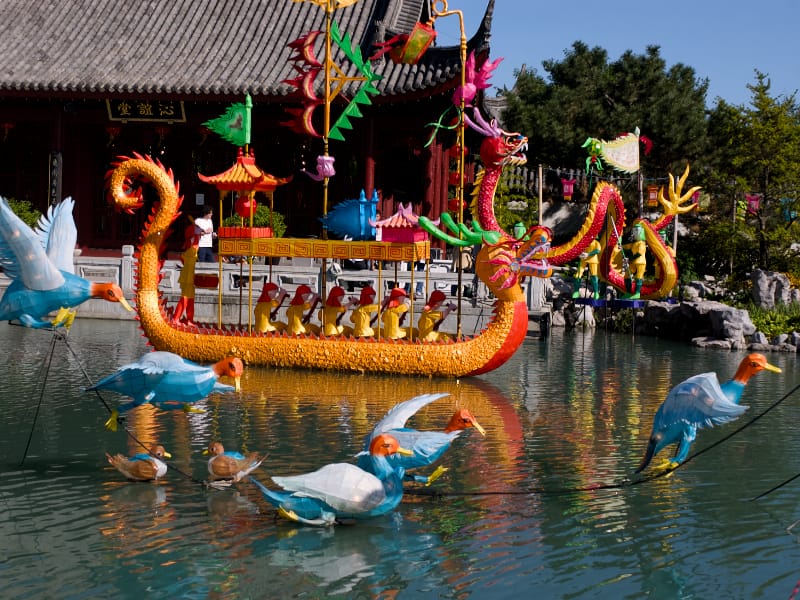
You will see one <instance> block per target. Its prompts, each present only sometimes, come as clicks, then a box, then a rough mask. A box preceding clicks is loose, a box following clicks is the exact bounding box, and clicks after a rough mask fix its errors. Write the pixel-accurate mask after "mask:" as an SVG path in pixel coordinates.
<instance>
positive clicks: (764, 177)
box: [707, 71, 800, 270]
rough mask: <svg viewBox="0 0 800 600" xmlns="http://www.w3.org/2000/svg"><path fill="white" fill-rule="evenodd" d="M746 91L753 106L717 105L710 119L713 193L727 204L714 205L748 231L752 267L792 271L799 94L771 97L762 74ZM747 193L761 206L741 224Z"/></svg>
mask: <svg viewBox="0 0 800 600" xmlns="http://www.w3.org/2000/svg"><path fill="white" fill-rule="evenodd" d="M747 88H748V89H749V90H750V92H751V95H752V98H751V100H750V106H747V107H745V106H733V105H730V104H728V103H726V102H725V101H724V100H718V101H717V103H716V106H715V107H714V109H713V110H712V111H711V114H710V116H709V135H710V138H711V139H713V140H714V144H713V147H712V150H711V152H710V158H711V163H710V166H711V169H710V170H709V172H708V174H707V177H708V180H709V181H708V189H709V190H711V191H713V192H714V193H715V195H716V196H718V197H720V198H721V199H722V202H721V203H716V204H715V207H714V208H715V211H716V212H717V214H718V215H722V214H724V213H725V212H727V214H728V215H731V217H730V220H731V222H732V223H738V226H739V227H741V228H743V229H744V230H745V231H749V232H750V234H751V237H752V239H753V240H754V241H755V243H756V244H757V247H758V254H757V265H747V267H749V269H752V268H753V267H755V266H758V267H760V268H762V269H775V268H778V267H780V268H782V269H784V270H787V269H788V268H789V267H790V265H789V264H787V258H788V257H789V256H790V252H789V245H790V243H791V242H792V239H793V238H794V239H796V237H797V227H798V226H797V225H796V224H792V222H791V221H787V219H786V218H785V216H786V214H787V213H788V214H791V211H792V210H794V211H796V210H797V208H796V204H797V200H798V191H800V172H798V169H797V164H798V163H800V109H799V108H798V105H797V102H796V100H795V94H791V95H789V96H783V97H780V96H779V97H773V96H771V95H770V81H769V78H768V77H767V75H765V74H764V73H761V72H759V71H756V81H755V83H754V84H750V85H748V86H747ZM748 192H749V193H753V194H760V203H759V206H758V208H757V210H755V211H753V214H745V215H740V216H743V217H744V219H743V222H742V219H740V220H739V221H738V222H737V221H736V220H735V218H733V217H734V215H733V212H734V211H735V210H736V209H735V207H736V206H737V203H738V201H740V200H741V198H742V197H743V195H744V194H745V193H748ZM784 199H786V200H789V202H788V203H787V202H786V201H783V202H782V200H784ZM795 268H796V267H795ZM749 269H748V270H749Z"/></svg>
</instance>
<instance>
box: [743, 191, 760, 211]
mask: <svg viewBox="0 0 800 600" xmlns="http://www.w3.org/2000/svg"><path fill="white" fill-rule="evenodd" d="M744 199H745V200H746V201H747V214H748V215H757V214H758V208H759V206H760V205H761V194H745V195H744Z"/></svg>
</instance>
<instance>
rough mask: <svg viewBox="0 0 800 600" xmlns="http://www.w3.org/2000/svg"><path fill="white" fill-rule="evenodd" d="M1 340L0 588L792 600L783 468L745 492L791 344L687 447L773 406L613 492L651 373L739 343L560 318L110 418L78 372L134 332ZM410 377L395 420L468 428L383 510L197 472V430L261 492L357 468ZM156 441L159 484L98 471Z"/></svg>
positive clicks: (790, 409) (727, 356)
mask: <svg viewBox="0 0 800 600" xmlns="http://www.w3.org/2000/svg"><path fill="white" fill-rule="evenodd" d="M0 343H2V347H3V348H5V349H6V352H5V353H4V358H3V359H2V360H3V363H4V375H5V376H4V377H3V378H2V379H0V398H2V403H3V420H2V422H0V507H2V512H0V548H2V553H1V554H0V557H1V558H0V578H2V581H3V597H4V598H143V597H146V598H414V599H417V598H458V599H465V598H474V599H480V598H491V599H497V598H509V599H511V598H513V599H515V600H516V599H517V598H519V597H521V595H523V596H522V597H537V598H565V599H573V598H574V599H578V598H587V599H589V598H591V599H596V598H645V597H646V598H658V599H661V598H663V599H674V598H692V599H706V598H788V597H789V596H790V595H791V593H792V590H793V588H794V586H795V584H796V583H797V581H798V579H800V569H799V568H798V566H797V565H798V564H800V551H799V550H800V549H799V548H798V537H797V535H798V533H800V525H798V527H797V529H798V530H799V531H795V530H793V529H792V530H789V531H787V529H788V528H790V526H791V525H792V524H793V523H794V522H795V521H796V520H798V519H800V506H798V502H797V501H796V498H797V492H798V486H800V479H799V480H798V481H797V482H792V483H789V484H787V485H785V486H784V487H781V488H780V489H778V490H776V491H774V492H772V493H770V494H769V495H767V496H766V497H764V498H763V499H761V500H758V501H755V502H754V501H751V498H753V497H754V496H756V495H758V494H760V493H762V492H764V491H766V490H769V489H770V488H772V487H773V486H775V485H777V484H779V483H781V482H783V481H785V480H787V479H789V478H790V477H792V476H793V475H795V474H796V473H797V472H800V451H798V448H799V447H800V446H799V445H798V436H799V435H800V434H798V430H797V427H796V425H795V424H796V423H797V422H798V417H799V416H800V414H798V413H800V408H798V407H799V405H800V398H799V397H798V393H797V392H792V390H793V388H794V387H795V386H796V385H798V383H800V377H798V375H797V368H796V360H797V359H796V356H795V355H789V354H773V355H770V356H769V359H770V361H771V362H773V363H774V364H776V365H778V366H780V367H781V368H783V369H784V373H783V374H781V375H775V374H772V373H762V374H760V375H758V376H757V377H756V378H755V379H754V380H753V381H752V382H751V383H750V385H749V386H748V387H747V389H746V391H745V395H744V399H743V404H747V405H749V406H750V407H751V408H750V410H749V411H748V413H746V414H745V416H744V417H742V418H740V419H739V420H738V421H737V422H735V423H733V424H730V425H726V426H722V427H717V428H714V429H710V430H709V429H707V430H701V431H700V432H699V435H698V440H697V442H696V443H695V444H694V447H693V450H694V451H697V450H702V449H704V448H706V447H708V446H711V445H712V444H713V443H714V442H716V441H717V440H720V439H722V438H723V437H724V436H725V435H726V434H730V433H731V432H732V431H734V430H735V429H736V428H737V427H738V426H740V425H744V424H745V423H747V422H748V421H750V420H751V419H752V418H753V417H756V416H758V415H759V414H760V413H762V412H763V411H764V410H765V409H768V408H769V407H770V406H772V405H773V404H775V403H776V402H778V401H779V400H780V399H781V397H782V396H784V395H785V394H787V393H788V392H792V393H791V394H790V395H789V397H788V398H787V399H786V400H784V401H782V402H779V403H778V404H777V406H775V408H774V409H773V410H771V411H770V412H768V413H767V414H765V415H764V416H763V417H762V418H760V419H758V420H756V421H755V422H754V423H753V424H752V425H751V426H748V427H746V428H744V429H743V430H742V431H741V432H740V433H738V434H736V435H734V436H733V437H731V438H730V439H728V440H725V441H723V442H722V443H720V444H719V445H718V446H716V447H713V448H712V449H711V450H709V451H708V452H705V453H703V454H700V455H699V456H697V457H696V458H695V459H693V460H691V461H690V462H688V463H687V464H686V465H684V466H683V467H682V468H680V469H678V470H677V471H676V472H675V473H673V474H672V475H671V476H670V477H667V478H661V479H657V480H654V481H650V482H647V483H642V484H638V485H630V484H629V483H630V482H631V481H635V480H636V479H637V477H636V476H634V474H633V471H634V470H635V468H636V466H637V465H638V463H639V460H640V459H641V456H642V454H643V452H644V448H645V446H646V442H647V438H648V436H649V433H650V425H651V422H652V418H653V414H654V413H655V410H656V408H657V407H658V405H659V403H660V402H661V401H662V399H663V398H664V396H665V395H666V393H667V392H668V390H669V389H670V387H672V386H673V385H674V384H676V383H678V382H680V381H681V380H683V379H685V378H686V377H688V376H690V375H694V374H696V373H699V372H707V371H716V372H717V373H719V375H720V377H721V378H722V379H727V378H728V377H730V375H732V373H733V371H734V370H735V368H736V366H737V365H738V362H739V360H740V359H741V358H742V356H743V354H741V353H729V352H723V351H717V350H711V351H709V350H699V349H694V348H690V347H688V346H685V345H683V344H675V343H671V342H665V341H660V340H656V339H652V338H644V337H637V338H632V337H631V336H615V335H612V334H607V333H605V332H599V333H596V334H581V333H574V334H565V333H563V332H561V331H559V330H556V331H555V332H554V333H553V335H552V337H551V338H549V339H548V340H546V341H543V340H538V339H530V340H528V341H526V343H525V344H524V345H523V347H522V348H521V349H520V351H519V352H518V353H517V354H516V355H515V356H514V357H513V359H512V360H511V361H510V362H509V363H508V364H507V365H505V366H503V367H502V368H500V369H498V370H497V371H495V372H493V373H490V374H487V375H485V376H481V377H478V378H467V379H462V380H447V379H425V378H405V377H389V376H369V375H351V374H342V373H314V372H306V371H288V370H279V369H271V368H255V367H250V368H247V369H246V371H245V375H244V377H243V380H242V387H243V391H242V393H241V394H240V395H238V396H237V395H213V396H211V397H209V398H208V399H206V400H205V401H203V402H202V403H201V406H202V408H203V409H204V410H205V412H204V413H202V414H188V415H187V414H184V413H182V412H162V411H158V410H155V409H153V408H152V407H149V406H146V407H141V408H138V409H136V410H135V411H132V412H131V413H130V415H129V417H128V419H127V421H126V424H125V428H121V429H120V430H119V431H117V432H115V433H114V432H109V431H106V430H105V429H104V428H103V423H104V421H105V420H106V419H107V418H108V409H107V407H106V405H104V403H105V404H107V405H108V406H115V405H117V404H118V403H119V402H120V401H121V398H120V397H119V396H116V395H114V394H111V393H107V394H104V395H103V396H101V397H98V396H97V395H95V394H93V393H90V392H86V391H84V389H83V388H84V387H85V386H86V385H88V383H89V382H94V381H96V380H97V379H99V378H100V377H102V376H104V375H106V374H108V373H110V372H112V371H113V370H114V369H116V368H117V367H118V366H120V365H122V364H124V363H126V362H130V361H132V360H135V359H137V358H138V357H139V356H140V355H141V354H143V353H144V352H146V351H147V350H148V347H147V346H146V343H145V340H144V339H143V338H142V337H141V335H140V333H139V331H138V329H137V328H136V325H135V324H133V323H129V322H115V321H96V320H79V321H78V322H76V324H75V326H74V327H73V329H72V331H71V332H70V334H69V337H68V338H67V340H66V341H64V340H59V339H54V337H53V335H52V333H50V332H43V331H32V330H27V329H24V328H21V327H16V326H12V325H9V324H7V323H2V324H0ZM428 392H448V393H449V394H450V396H449V397H447V398H444V399H442V400H439V401H437V402H435V403H433V404H431V405H430V406H429V407H427V408H426V409H424V410H423V411H421V412H420V413H419V414H418V415H417V416H416V417H415V418H414V420H413V425H414V426H416V427H417V428H419V429H436V428H442V427H443V426H444V423H445V422H446V421H447V420H448V418H449V416H450V415H451V414H452V412H453V411H454V410H455V408H456V407H457V406H466V407H468V408H469V409H470V410H471V411H472V412H473V413H474V414H475V416H476V417H477V419H478V420H479V421H480V422H481V424H482V425H483V426H484V427H485V428H486V430H487V436H486V437H485V438H481V437H480V435H479V434H477V432H475V431H472V432H469V433H466V434H465V435H462V436H461V437H460V438H459V439H458V440H457V441H456V443H455V444H454V445H453V447H452V448H451V449H450V450H449V451H448V453H447V454H446V455H445V457H444V460H443V461H442V462H443V464H444V465H445V466H447V467H448V468H449V471H448V472H447V473H446V474H445V475H444V476H443V477H442V478H441V479H440V480H439V481H437V482H436V483H434V485H433V486H431V487H430V488H422V489H420V488H414V489H410V490H409V492H408V493H407V494H406V496H405V498H404V500H403V502H402V503H401V505H400V506H399V508H398V509H397V510H396V511H395V512H393V513H392V514H390V515H387V516H385V517H381V518H377V519H374V520H371V521H369V522H365V523H360V524H358V525H356V526H351V527H337V528H334V529H317V528H310V527H303V526H297V525H295V524H292V523H289V522H286V521H284V520H281V519H278V518H276V515H275V512H274V511H273V510H272V508H271V507H270V506H269V505H268V504H267V503H266V502H265V501H264V500H263V499H262V498H261V496H260V494H259V493H258V492H257V491H256V490H255V488H254V487H253V486H252V485H250V484H246V483H244V484H241V485H239V487H238V488H236V489H232V490H227V491H217V490H209V489H207V488H206V487H205V486H203V485H202V481H203V480H204V479H205V477H206V462H205V461H206V458H207V457H205V456H203V455H202V450H203V449H204V448H205V447H206V446H207V445H208V443H209V441H210V440H212V439H219V440H221V441H222V442H223V444H225V446H226V447H227V448H229V449H238V450H246V451H254V450H256V451H260V452H266V453H268V455H269V457H268V458H267V460H266V461H265V463H264V465H263V466H262V467H261V469H259V472H258V473H259V474H258V476H259V478H260V479H261V480H262V481H263V482H265V483H266V484H267V485H273V484H272V482H271V480H270V478H269V477H270V475H289V474H295V473H301V472H306V471H310V470H313V469H316V468H318V467H320V466H322V465H324V464H326V463H329V462H338V461H351V460H353V458H352V457H353V455H354V454H355V453H356V452H358V451H359V450H360V449H361V442H362V439H363V436H364V435H365V434H366V433H367V432H368V431H369V430H370V429H371V427H372V425H373V424H374V423H375V422H376V421H377V420H379V419H380V418H381V417H382V416H383V415H384V413H385V412H386V411H387V410H388V409H389V408H390V407H391V406H393V405H394V404H395V403H396V402H400V401H403V400H407V399H409V398H411V397H413V396H415V395H418V394H421V393H428ZM126 429H127V431H126ZM152 441H159V442H160V443H162V444H163V445H164V446H166V447H167V449H168V450H169V451H170V452H171V453H172V455H173V459H172V461H171V463H170V464H171V466H172V467H173V468H172V469H171V470H170V472H169V473H168V475H167V477H166V478H165V479H164V480H163V482H161V483H158V484H150V483H133V482H128V481H126V480H125V479H124V478H123V477H122V476H121V475H120V474H119V473H118V472H117V471H115V470H113V469H112V468H111V467H110V466H109V465H108V464H107V463H106V460H105V457H104V452H106V451H108V452H111V453H116V452H122V453H126V454H133V453H135V452H138V451H139V450H140V448H139V442H141V443H145V444H149V443H150V442H152ZM28 445H29V447H28V448H27V452H26V446H28ZM659 458H660V457H659ZM602 486H609V488H610V489H597V488H600V487H602Z"/></svg>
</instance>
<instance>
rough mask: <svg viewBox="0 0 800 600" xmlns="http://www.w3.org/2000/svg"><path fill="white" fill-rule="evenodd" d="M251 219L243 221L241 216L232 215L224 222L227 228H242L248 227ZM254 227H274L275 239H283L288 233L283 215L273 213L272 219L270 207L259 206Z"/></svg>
mask: <svg viewBox="0 0 800 600" xmlns="http://www.w3.org/2000/svg"><path fill="white" fill-rule="evenodd" d="M248 221H249V219H242V217H240V216H239V215H231V216H230V217H228V218H227V219H225V220H223V221H222V224H223V225H225V226H226V227H242V226H247V225H248ZM253 227H272V235H274V236H275V237H283V234H284V233H286V221H285V220H284V218H283V215H282V214H281V213H279V212H274V211H273V212H272V218H271V219H270V210H269V206H265V205H263V204H259V205H258V208H256V212H255V214H254V215H253Z"/></svg>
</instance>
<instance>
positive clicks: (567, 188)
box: [561, 177, 575, 200]
mask: <svg viewBox="0 0 800 600" xmlns="http://www.w3.org/2000/svg"><path fill="white" fill-rule="evenodd" d="M561 185H563V186H564V200H572V191H573V190H574V189H575V180H574V179H564V178H563V177H562V178H561Z"/></svg>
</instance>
